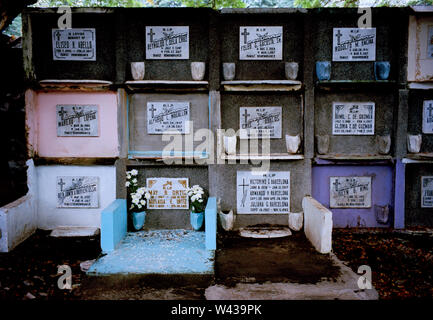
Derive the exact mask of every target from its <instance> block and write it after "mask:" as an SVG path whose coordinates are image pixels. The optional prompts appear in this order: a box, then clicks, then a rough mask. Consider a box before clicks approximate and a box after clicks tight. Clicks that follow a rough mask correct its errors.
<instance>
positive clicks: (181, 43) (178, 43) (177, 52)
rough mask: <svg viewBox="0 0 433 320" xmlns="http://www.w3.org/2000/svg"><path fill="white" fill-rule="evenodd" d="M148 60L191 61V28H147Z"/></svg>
mask: <svg viewBox="0 0 433 320" xmlns="http://www.w3.org/2000/svg"><path fill="white" fill-rule="evenodd" d="M146 59H185V60H186V59H189V26H180V27H179V26H178V27H175V26H165V27H164V26H148V27H146Z"/></svg>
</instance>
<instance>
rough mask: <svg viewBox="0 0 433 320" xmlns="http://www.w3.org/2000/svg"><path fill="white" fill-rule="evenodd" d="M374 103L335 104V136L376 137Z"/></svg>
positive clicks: (333, 116)
mask: <svg viewBox="0 0 433 320" xmlns="http://www.w3.org/2000/svg"><path fill="white" fill-rule="evenodd" d="M374 114H375V105H374V102H333V103H332V134H333V135H374Z"/></svg>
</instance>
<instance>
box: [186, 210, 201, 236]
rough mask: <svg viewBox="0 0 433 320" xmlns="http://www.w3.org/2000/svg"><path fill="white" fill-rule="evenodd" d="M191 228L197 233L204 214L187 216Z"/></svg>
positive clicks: (194, 213)
mask: <svg viewBox="0 0 433 320" xmlns="http://www.w3.org/2000/svg"><path fill="white" fill-rule="evenodd" d="M189 219H190V222H191V226H192V228H193V229H194V230H195V231H198V230H200V229H201V227H202V226H203V221H204V212H192V211H191V213H190V216H189Z"/></svg>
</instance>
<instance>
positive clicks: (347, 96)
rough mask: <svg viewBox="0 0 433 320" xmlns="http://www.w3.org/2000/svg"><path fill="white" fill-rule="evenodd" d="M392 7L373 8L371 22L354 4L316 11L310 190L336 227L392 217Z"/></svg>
mask: <svg viewBox="0 0 433 320" xmlns="http://www.w3.org/2000/svg"><path fill="white" fill-rule="evenodd" d="M391 11H392V10H381V9H374V10H372V17H373V19H372V21H373V24H372V25H371V26H368V27H365V26H364V27H360V26H358V18H359V17H360V15H359V14H357V13H356V12H355V11H351V10H347V11H345V10H341V11H340V10H327V11H323V12H317V16H315V20H314V21H316V22H317V23H316V24H315V26H314V28H313V30H312V34H313V35H314V36H313V47H314V48H315V50H314V52H315V54H314V56H315V57H314V59H315V63H316V75H315V88H316V89H317V90H316V91H315V93H314V94H315V97H314V99H315V102H314V109H315V111H314V113H315V119H314V134H315V152H316V158H315V161H314V167H313V190H312V191H313V197H315V198H316V199H317V200H318V201H319V202H321V203H322V204H324V205H325V206H327V207H328V208H329V209H330V210H331V211H332V212H333V220H334V227H388V226H390V225H392V223H393V214H394V211H393V209H394V188H393V176H394V166H393V160H392V159H393V154H394V152H395V151H394V148H395V147H394V146H395V144H396V143H398V142H396V115H397V110H398V107H399V100H398V99H399V98H398V97H399V94H398V93H399V91H398V85H397V83H398V81H399V66H400V61H401V57H400V52H401V50H400V49H399V41H400V40H399V39H400V38H401V37H402V31H401V28H399V27H398V26H397V24H396V23H397V22H396V21H397V19H396V18H395V16H393V15H392V14H391ZM394 13H395V14H396V15H397V16H398V15H400V13H399V12H398V11H395V12H394ZM379 16H380V19H379V18H378V17H379ZM403 34H404V33H403ZM325 65H326V66H327V67H326V68H324V66H325Z"/></svg>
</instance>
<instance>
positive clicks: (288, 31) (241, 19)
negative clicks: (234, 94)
mask: <svg viewBox="0 0 433 320" xmlns="http://www.w3.org/2000/svg"><path fill="white" fill-rule="evenodd" d="M276 13H277V11H274V12H272V10H266V11H263V10H254V9H248V10H245V9H222V10H221V16H220V27H219V34H220V39H221V44H222V45H221V63H224V62H234V63H236V75H235V78H234V80H262V79H267V80H282V79H285V76H284V62H297V63H299V70H300V72H299V76H298V80H301V81H302V72H301V71H302V65H303V64H302V62H303V48H302V45H300V44H303V35H304V23H303V16H304V14H303V11H302V10H296V9H282V10H278V14H276ZM253 27H256V28H253ZM264 27H281V29H269V30H268V29H264ZM281 32H282V36H281V37H279V38H278V40H276V41H281V42H282V49H280V50H281V52H280V53H281V56H278V53H279V52H278V51H279V50H278V46H276V50H275V53H276V56H275V57H265V59H264V60H259V59H260V57H257V56H255V57H251V58H248V57H245V58H244V59H242V57H241V56H240V45H241V46H242V45H248V43H251V41H255V40H257V39H259V38H258V37H259V35H260V36H265V35H272V34H275V35H277V34H280V33H281ZM281 42H279V43H281ZM274 44H277V42H275V43H274ZM250 54H254V53H252V52H250ZM221 74H222V73H221Z"/></svg>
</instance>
